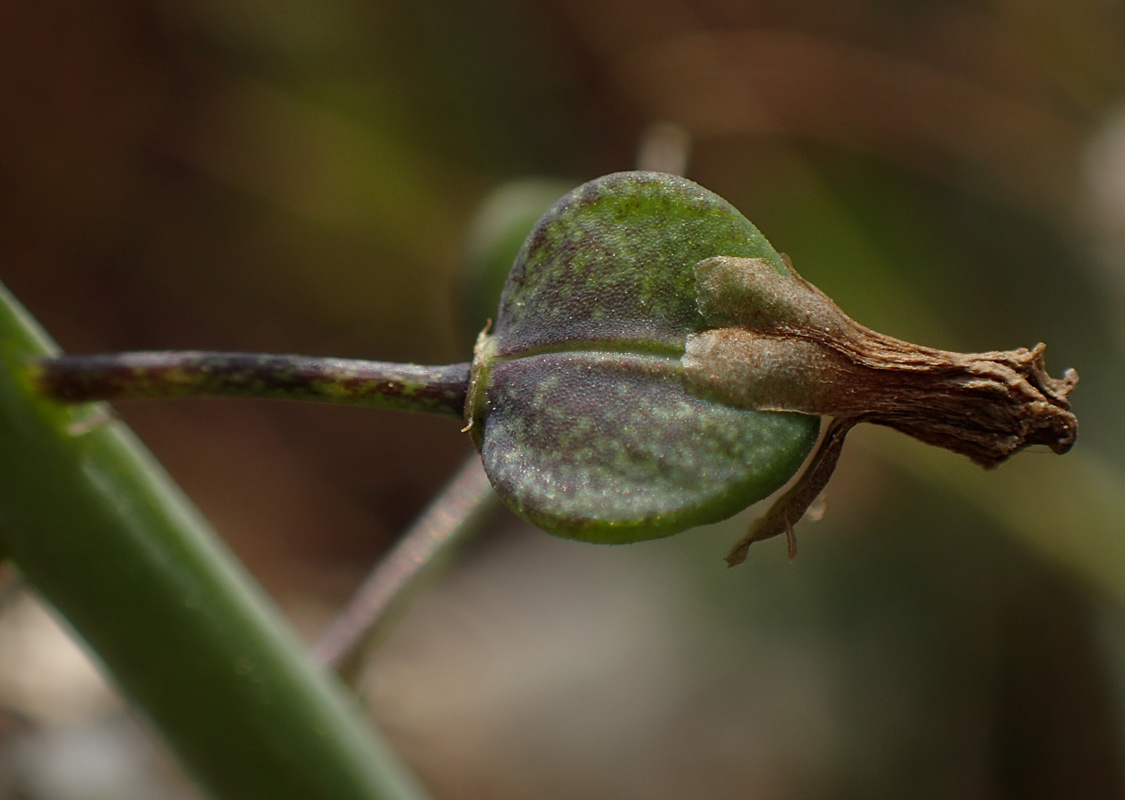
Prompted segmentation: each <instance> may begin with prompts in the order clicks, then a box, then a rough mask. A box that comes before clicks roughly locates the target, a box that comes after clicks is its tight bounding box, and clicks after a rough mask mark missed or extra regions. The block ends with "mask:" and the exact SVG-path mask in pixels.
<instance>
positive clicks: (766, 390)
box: [683, 257, 1078, 564]
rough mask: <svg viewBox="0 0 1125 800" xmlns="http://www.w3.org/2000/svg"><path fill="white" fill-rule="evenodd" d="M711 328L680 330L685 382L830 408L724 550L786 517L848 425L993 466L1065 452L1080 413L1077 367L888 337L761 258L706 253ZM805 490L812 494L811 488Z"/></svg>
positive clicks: (760, 402) (1029, 354) (830, 462)
mask: <svg viewBox="0 0 1125 800" xmlns="http://www.w3.org/2000/svg"><path fill="white" fill-rule="evenodd" d="M695 272H696V285H697V289H698V293H699V308H700V311H701V312H702V314H703V316H704V319H705V321H706V322H707V324H708V326H709V329H708V330H706V331H704V332H703V333H699V334H694V335H692V336H691V337H689V338H688V341H687V346H686V350H685V353H684V358H683V365H684V370H685V375H686V378H685V380H686V381H687V383H688V385H689V387H690V388H691V390H692V391H694V392H698V393H701V394H705V395H709V396H712V397H716V398H717V399H720V400H722V401H724V402H727V403H730V404H732V405H736V406H739V407H742V408H755V409H761V410H767V411H796V412H800V413H805V414H816V415H821V416H826V417H831V418H832V420H833V422H832V424H831V426H830V427H829V428H828V430H827V432H826V434H825V437H824V439H823V441H822V443H821V445H820V449H819V450H818V452H817V453H816V454H815V455H814V456H813V459H812V460H811V461H810V464H809V467H808V468H807V469H806V471H805V473H804V475H803V476H802V477H801V479H800V480H799V481H798V482H797V484H796V485H794V487H793V488H792V489H790V490H789V491H788V492H787V493H786V494H785V495H783V496H782V498H781V499H780V500H779V501H778V502H777V503H775V504H774V507H773V508H772V509H771V510H770V512H769V513H767V515H766V517H765V518H763V519H762V520H761V521H759V523H758V524H757V525H756V526H755V528H754V529H753V530H752V531H751V533H750V535H749V536H748V537H746V539H744V540H743V541H742V542H740V543H739V545H738V546H737V547H736V548H735V549H734V551H732V552H731V554H730V555H729V556H728V559H727V560H728V562H729V563H732V564H735V563H739V562H740V561H742V560H743V559H744V558H745V555H746V549H747V548H748V547H749V545H750V544H751V542H754V541H758V540H760V539H766V538H770V537H771V536H776V535H778V534H781V533H786V534H787V536H788V537H789V541H790V548H791V550H792V548H793V546H794V540H793V537H792V525H793V523H794V522H796V521H797V520H798V519H799V518H800V517H801V515H802V514H804V512H805V510H806V509H807V508H808V505H809V504H810V503H812V502H813V500H815V499H816V496H817V495H818V494H819V493H820V490H821V489H823V487H824V485H825V484H826V483H827V480H828V477H829V476H830V475H831V473H832V470H833V469H834V468H835V464H836V460H837V459H838V457H839V449H840V447H841V446H842V445H843V442H844V438H845V435H846V433H847V431H848V430H849V429H850V428H851V427H852V426H854V425H856V424H857V423H860V422H872V423H875V424H877V425H886V426H888V427H891V428H894V429H896V430H899V431H902V432H903V433H906V434H908V435H910V436H913V437H915V438H916V439H920V440H922V441H923V442H926V443H928V444H933V445H937V446H939V447H944V448H946V449H948V450H952V451H954V452H956V453H961V454H963V455H966V456H968V457H969V458H971V459H972V460H973V461H975V462H976V463H978V464H980V465H982V466H985V467H993V466H995V465H997V464H999V463H1000V462H1001V461H1003V460H1004V459H1006V458H1007V457H1008V456H1010V455H1011V454H1012V453H1015V452H1016V451H1018V450H1020V449H1022V448H1023V447H1026V446H1028V445H1033V444H1044V445H1047V446H1048V447H1050V448H1051V449H1052V450H1054V451H1055V452H1056V453H1065V452H1066V451H1067V450H1069V449H1070V447H1071V445H1073V444H1074V440H1075V437H1076V436H1077V433H1078V421H1077V420H1076V419H1075V416H1074V414H1072V413H1070V410H1069V408H1070V403H1069V400H1068V395H1069V394H1070V392H1071V390H1072V389H1073V388H1074V386H1075V384H1077V383H1078V374H1077V373H1076V372H1075V371H1074V370H1067V372H1066V374H1065V375H1064V376H1063V377H1062V378H1061V379H1057V378H1052V377H1051V376H1050V375H1048V374H1047V372H1046V368H1045V366H1044V363H1043V351H1044V348H1045V346H1044V345H1043V344H1039V345H1037V346H1036V347H1035V348H1034V349H1032V350H1027V349H1025V348H1020V349H1018V350H1008V351H997V352H989V353H952V352H947V351H944V350H936V349H934V348H930V347H922V346H920V345H915V344H910V343H909V342H904V341H901V340H899V339H895V338H892V337H890V336H884V335H883V334H881V333H877V332H875V331H873V330H871V329H870V328H866V327H864V326H863V325H860V324H859V323H857V322H855V321H854V320H852V319H851V318H849V317H848V316H847V315H846V314H844V312H842V311H841V310H840V309H839V308H838V307H837V306H836V304H835V303H833V302H832V300H831V299H830V298H828V297H827V296H826V295H825V294H824V293H823V292H821V291H820V290H819V289H817V288H816V287H815V286H813V285H812V284H810V283H809V282H808V281H806V280H804V279H803V278H801V277H800V276H799V275H798V274H797V272H796V271H795V270H793V269H792V266H791V265H790V274H789V275H781V274H779V273H778V272H777V271H776V270H775V269H774V267H773V265H772V264H770V263H769V262H768V261H765V260H763V259H744V258H727V257H720V258H713V259H708V260H707V261H703V262H701V263H700V264H698V265H697V266H696V268H695ZM810 495H811V496H810Z"/></svg>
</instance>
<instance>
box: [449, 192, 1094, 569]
mask: <svg viewBox="0 0 1125 800" xmlns="http://www.w3.org/2000/svg"><path fill="white" fill-rule="evenodd" d="M1077 381H1078V376H1077V374H1076V373H1075V372H1074V371H1073V370H1070V371H1068V372H1067V373H1066V374H1065V375H1064V377H1063V378H1062V379H1054V378H1051V377H1050V376H1049V375H1048V374H1047V373H1046V371H1045V369H1044V366H1043V345H1038V346H1037V347H1035V348H1034V349H1033V350H1025V349H1020V350H1012V351H1006V352H989V353H977V354H959V353H948V352H943V351H940V350H934V349H931V348H926V347H920V346H917V345H912V344H908V343H906V342H902V341H899V340H897V339H893V338H891V337H888V336H883V335H881V334H878V333H875V332H874V331H871V330H869V329H868V328H865V327H863V326H862V325H859V324H857V323H855V322H854V321H852V320H851V319H849V318H848V317H847V316H846V315H845V314H844V313H843V312H842V311H840V309H839V308H837V307H836V305H835V304H834V303H833V302H832V301H831V300H830V299H829V298H828V297H826V296H825V295H824V294H823V293H822V292H820V291H819V290H818V289H816V287H814V286H812V285H811V284H809V283H808V282H807V281H805V280H804V279H803V278H801V277H800V276H799V275H798V274H797V273H796V271H794V270H793V268H792V266H791V265H789V264H788V263H787V261H786V259H784V258H783V257H782V256H781V255H780V254H778V253H777V252H776V251H775V250H774V249H773V248H772V247H771V246H770V244H769V242H767V241H766V240H765V238H764V237H763V236H762V235H761V233H760V232H759V231H758V230H757V228H755V227H754V226H753V225H752V224H750V222H749V221H747V220H746V219H745V218H744V217H743V216H742V215H741V214H739V212H738V211H737V210H735V209H734V208H733V207H732V206H731V205H730V204H729V203H727V202H726V201H724V200H723V199H722V198H720V197H718V196H717V195H715V194H713V193H711V192H709V191H707V190H706V189H704V188H702V187H700V186H698V185H696V184H694V183H692V182H690V181H687V180H684V179H683V178H678V177H675V176H671V175H663V174H657V173H645V172H631V173H618V174H615V175H609V176H606V177H603V178H599V179H598V180H595V181H592V182H590V183H587V184H585V185H583V186H581V187H579V188H578V189H575V190H574V191H573V192H571V193H570V194H568V195H567V196H566V197H564V198H562V199H561V200H560V201H559V202H558V203H556V204H555V206H554V207H552V208H551V209H550V210H549V211H548V212H547V213H546V214H545V215H544V216H543V218H542V219H541V220H540V221H539V223H538V224H537V225H536V226H535V228H534V230H533V231H532V233H531V234H530V236H529V237H528V239H527V241H526V242H525V244H524V246H523V249H522V250H521V252H520V255H519V257H518V258H517V260H516V263H515V265H514V267H513V268H512V271H511V274H510V276H509V278H508V282H507V285H506V286H505V288H504V292H503V295H502V297H501V301H500V309H499V314H498V316H497V318H496V321H495V324H494V326H493V327H492V329H491V330H489V331H486V332H485V333H483V334H482V335H481V337H480V339H479V340H478V343H477V346H476V351H475V357H474V361H473V368H472V384H471V386H470V390H469V394H468V402H467V404H466V408H465V417H466V422H467V425H468V430H470V432H471V434H472V436H473V439H474V441H475V443H476V445H477V447H478V448H479V449H480V451H481V456H482V459H483V461H484V466H485V470H486V471H487V472H488V475H489V478H490V479H491V481H492V483H493V486H494V487H495V488H496V490H497V492H499V494H500V496H501V497H502V498H503V499H504V502H505V503H507V505H508V506H509V507H510V508H511V509H512V510H513V511H515V512H516V513H517V514H519V515H520V516H522V517H524V518H525V519H527V520H529V521H530V522H532V523H534V524H535V525H538V526H539V527H541V528H544V529H545V530H547V531H550V532H551V533H555V534H558V535H560V536H566V537H569V538H575V539H582V540H585V541H591V542H602V543H624V542H635V541H640V540H643V539H654V538H658V537H662V536H668V535H671V534H674V533H677V532H679V531H682V530H684V529H686V528H690V527H693V526H696V525H702V524H706V523H711V522H717V521H719V520H722V519H725V518H727V517H729V516H731V515H732V514H734V513H736V512H738V511H740V510H741V509H743V508H745V507H746V506H748V505H750V504H751V503H754V502H757V501H758V500H761V499H762V498H764V497H767V496H768V495H770V494H772V493H773V492H774V491H776V490H777V489H779V488H780V487H781V486H782V485H784V484H785V483H786V482H787V481H789V479H790V478H792V477H793V475H794V474H795V473H796V472H797V470H798V469H799V468H800V467H801V465H802V463H804V462H805V461H806V459H808V463H807V465H806V467H805V471H804V473H803V474H802V475H801V477H800V478H798V479H797V480H796V481H795V482H794V483H793V485H792V486H791V488H790V489H788V490H787V491H786V492H785V493H784V494H783V495H782V496H781V497H780V499H779V500H778V501H776V503H775V504H774V506H773V507H772V508H771V509H770V511H769V512H767V514H766V515H765V516H764V517H763V518H762V519H761V520H759V521H758V522H757V523H756V524H755V525H754V526H753V527H752V529H751V530H750V532H749V534H748V535H747V536H746V537H745V538H744V539H743V540H742V541H741V542H739V543H738V544H737V545H736V546H735V548H734V549H733V550H732V551H731V553H730V555H729V556H728V557H727V560H728V563H730V564H736V563H739V562H741V561H742V560H744V559H745V556H746V552H747V549H748V548H749V546H750V544H751V543H752V542H754V541H758V540H761V539H766V538H770V537H772V536H776V535H779V534H782V533H784V534H786V535H787V537H788V539H789V543H790V551H791V552H794V548H795V539H794V537H793V531H792V526H793V524H794V523H795V522H796V521H797V520H798V519H800V517H801V516H802V515H803V514H804V513H805V511H806V510H807V508H808V506H809V505H810V504H811V503H812V502H813V501H814V500H815V499H816V497H817V496H818V495H819V494H820V492H821V491H822V490H823V488H824V486H825V484H826V483H827V481H828V478H829V477H830V475H831V473H832V470H833V468H834V467H835V464H836V461H837V459H838V457H839V452H840V448H841V446H842V445H843V442H844V439H845V436H846V434H847V432H848V430H850V428H851V427H852V426H854V425H855V424H857V423H859V422H872V423H875V424H880V425H886V426H889V427H892V428H895V429H897V430H900V431H902V432H904V433H907V434H909V435H911V436H914V437H915V438H918V439H921V440H922V441H924V442H927V443H929V444H934V445H939V446H941V447H946V448H948V449H950V450H953V451H955V452H958V453H962V454H964V455H967V456H969V457H970V458H971V459H973V460H974V461H976V462H977V463H979V464H982V465H984V466H986V467H988V466H994V465H995V464H998V463H999V462H1001V461H1003V460H1004V459H1005V458H1007V457H1008V456H1009V455H1011V454H1012V453H1014V452H1016V451H1018V450H1020V449H1021V448H1023V447H1026V446H1028V445H1033V444H1045V445H1047V446H1049V447H1050V448H1051V449H1053V450H1054V451H1055V452H1057V453H1063V452H1066V450H1068V449H1069V448H1070V446H1071V445H1072V444H1073V443H1074V439H1075V436H1076V433H1077V421H1076V420H1075V417H1074V415H1073V414H1071V413H1070V411H1069V403H1068V399H1067V396H1068V394H1069V393H1070V391H1071V390H1072V389H1073V388H1074V386H1075V384H1076V383H1077ZM822 418H824V419H826V420H827V423H826V425H825V431H824V435H823V436H822V437H820V443H819V444H817V440H818V432H819V431H820V428H821V419H822ZM814 448H815V450H816V452H815V453H813V455H812V457H811V458H808V457H809V454H810V453H812V452H813V450H814Z"/></svg>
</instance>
